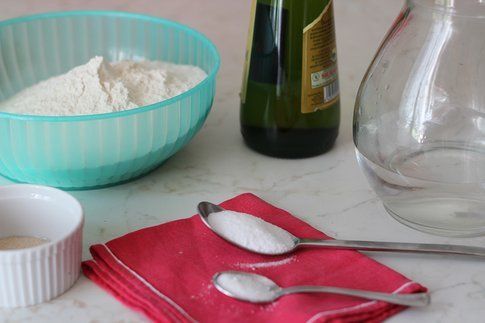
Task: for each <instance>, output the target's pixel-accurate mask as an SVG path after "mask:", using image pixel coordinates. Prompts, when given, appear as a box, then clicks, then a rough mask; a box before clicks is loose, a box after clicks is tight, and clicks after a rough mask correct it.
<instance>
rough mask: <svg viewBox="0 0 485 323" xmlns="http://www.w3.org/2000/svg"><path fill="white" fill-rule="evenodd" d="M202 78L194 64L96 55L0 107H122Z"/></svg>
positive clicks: (95, 110)
mask: <svg viewBox="0 0 485 323" xmlns="http://www.w3.org/2000/svg"><path fill="white" fill-rule="evenodd" d="M206 77H207V74H206V73H205V72H204V71H203V70H202V69H200V68H199V67H196V66H189V65H177V64H171V63H165V62H157V61H141V62H135V61H121V62H117V63H112V64H111V63H109V62H107V61H106V60H105V59H104V58H103V57H99V56H96V57H94V58H92V59H91V60H90V61H89V62H88V63H87V64H85V65H81V66H78V67H75V68H74V69H72V70H70V71H69V72H67V73H66V74H63V75H60V76H55V77H52V78H50V79H48V80H45V81H42V82H40V83H37V84H35V85H33V86H32V87H30V88H27V89H24V90H23V91H21V92H19V93H17V94H16V95H14V96H13V97H11V98H10V99H8V100H6V101H4V102H1V103H0V111H4V112H10V113H17V114H30V115H54V116H68V115H86V114H99V113H108V112H115V111H123V110H128V109H133V108H136V107H140V106H144V105H149V104H153V103H156V102H160V101H163V100H166V99H169V98H171V97H174V96H176V95H178V94H181V93H183V92H185V91H187V90H189V89H191V88H193V87H194V86H195V85H197V84H198V83H200V82H201V81H202V80H203V79H204V78H206Z"/></svg>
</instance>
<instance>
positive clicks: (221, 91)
mask: <svg viewBox="0 0 485 323" xmlns="http://www.w3.org/2000/svg"><path fill="white" fill-rule="evenodd" d="M79 3H80V1H77V0H71V1H66V0H51V1H46V0H44V1H40V0H2V1H1V2H0V18H7V17H13V16H17V15H21V14H26V13H33V12H40V11H48V10H67V9H74V8H108V9H119V10H130V11H136V12H145V13H151V14H154V15H159V16H163V17H166V18H170V19H174V20H178V21H180V22H183V23H186V24H188V25H190V26H192V27H195V28H197V29H199V30H201V31H203V32H204V33H206V34H207V35H208V36H209V37H210V38H211V39H212V40H214V42H215V43H216V45H217V46H218V47H219V50H220V52H221V55H222V62H223V64H222V68H221V73H220V75H219V83H218V91H217V96H216V101H215V105H214V108H213V111H212V113H211V115H210V116H209V119H208V122H207V123H206V125H205V127H204V129H203V130H202V131H201V132H200V133H199V134H198V135H197V136H196V138H195V139H194V140H193V141H192V142H191V143H190V144H189V145H188V147H187V148H186V149H184V150H183V151H181V152H180V153H179V154H177V155H176V156H175V157H173V158H172V159H170V160H169V161H168V162H167V163H166V164H165V165H164V166H163V167H161V168H160V169H158V170H156V171H155V172H153V173H151V174H149V175H148V176H147V177H144V178H142V179H140V180H138V181H135V182H133V183H129V184H126V185H122V186H117V187H113V188H108V189H103V190H98V191H83V192H75V193H74V195H75V196H76V197H78V198H79V199H80V201H81V203H82V204H83V206H84V207H85V211H86V225H85V231H84V232H85V239H84V257H85V258H87V257H88V256H89V255H88V246H89V245H90V244H93V243H97V242H104V241H107V240H110V239H112V238H114V237H117V236H119V235H122V234H124V233H126V232H130V231H133V230H135V229H138V228H141V227H144V226H150V225H155V224H158V223H160V222H165V221H170V220H174V219H177V218H180V217H185V216H189V215H191V214H193V213H195V207H196V205H197V203H198V202H199V201H202V200H209V201H214V202H220V201H222V200H224V199H227V198H230V197H232V196H234V195H236V194H238V193H242V192H247V191H250V192H253V193H255V194H257V195H259V196H261V197H262V198H264V199H266V200H268V201H269V202H271V203H274V204H275V205H277V206H279V207H282V208H284V209H287V210H289V211H291V212H292V213H294V214H295V215H297V216H299V217H301V218H302V219H305V220H306V221H308V222H309V223H311V224H312V225H314V226H316V227H318V228H319V229H321V230H322V231H324V232H326V233H328V234H330V235H333V236H335V237H338V238H342V239H345V238H347V239H375V240H388V241H391V240H400V241H423V242H436V243H446V242H453V243H463V244H469V245H478V246H483V245H484V244H485V239H484V238H475V239H464V240H458V239H446V238H440V237H434V236H430V235H426V234H423V233H419V232H416V231H413V230H411V229H408V228H406V227H404V226H402V225H400V224H399V223H397V222H395V221H394V220H393V219H392V218H390V217H389V216H388V215H387V214H386V212H385V211H384V210H383V208H382V206H381V204H380V203H379V202H378V201H377V199H376V197H375V194H374V193H373V192H372V190H371V189H370V188H369V185H368V184H367V182H366V180H365V178H364V177H363V175H362V173H361V171H360V170H359V168H358V167H357V164H356V161H355V156H354V149H353V143H352V138H351V127H352V119H351V118H352V112H353V111H352V110H353V103H354V99H355V94H356V92H357V88H358V85H359V83H360V80H361V78H362V76H363V74H364V73H365V70H366V68H367V66H368V65H369V63H370V60H371V59H372V57H373V54H374V53H375V51H376V48H377V46H378V45H379V43H380V41H381V39H382V38H383V36H384V35H385V33H386V31H387V29H388V27H389V26H390V24H391V23H392V21H393V20H394V18H395V17H396V15H397V13H398V11H399V9H400V7H401V0H336V3H335V4H336V20H337V33H338V50H339V65H340V79H341V85H342V110H343V120H342V131H341V135H340V137H339V139H338V141H337V145H336V147H335V149H334V150H332V151H331V152H330V153H328V154H326V155H324V156H321V157H317V158H311V159H307V160H302V161H291V160H277V159H271V158H267V157H264V156H261V155H258V154H256V153H253V152H252V151H250V150H249V149H247V148H245V147H244V145H243V143H242V140H241V136H240V134H239V119H238V114H239V111H238V109H239V99H238V92H239V88H240V83H241V75H242V69H243V67H242V63H243V55H244V50H245V41H246V32H247V23H248V19H249V1H248V0H231V1H228V0H207V1H203V6H201V5H200V4H201V3H202V1H194V0H178V1H168V0H164V1H160V0H136V1H134V0H105V1H99V0H85V1H83V5H82V6H81V5H80V4H79ZM229 3H230V4H229ZM0 183H7V181H6V180H3V179H0ZM372 257H374V258H375V259H377V260H378V261H380V262H382V263H384V264H386V265H388V266H390V267H391V268H394V269H396V270H398V271H399V272H401V273H403V274H404V275H406V276H408V277H409V278H412V279H414V280H416V281H418V282H420V283H422V284H424V285H426V286H427V287H429V288H430V289H431V291H432V302H433V303H432V305H431V306H430V307H428V308H423V309H409V310H406V311H405V312H403V313H400V314H399V315H397V316H395V317H393V318H392V319H391V320H390V321H389V322H393V323H396V322H410V321H413V322H478V321H483V317H485V306H484V301H485V270H484V269H483V268H484V266H483V263H482V262H480V261H478V260H472V259H469V258H458V257H456V258H454V257H441V256H438V257H435V256H419V255H402V254H401V255H396V254H392V255H383V254H373V255H372ZM322 265H324V264H322ZM140 320H142V316H140V315H138V314H136V313H133V312H132V311H130V310H128V309H126V308H125V307H123V306H122V305H121V304H119V303H118V302H117V301H115V300H114V299H113V298H112V297H111V296H109V295H108V294H106V293H105V292H103V291H102V290H100V289H99V288H98V287H96V286H95V285H94V284H92V283H91V282H89V281H87V280H86V279H85V278H81V280H80V281H79V282H78V283H77V284H76V285H75V287H74V288H73V289H71V290H70V291H69V292H68V293H66V294H65V295H64V296H62V297H61V298H59V299H57V300H54V301H52V302H50V303H48V304H44V305H41V306H35V307H32V308H28V309H21V310H1V311H0V321H5V322H6V321H9V322H20V321H22V322H29V321H30V322H32V321H35V322H70V323H75V322H89V321H98V322H114V321H116V322H120V321H122V322H138V321H140Z"/></svg>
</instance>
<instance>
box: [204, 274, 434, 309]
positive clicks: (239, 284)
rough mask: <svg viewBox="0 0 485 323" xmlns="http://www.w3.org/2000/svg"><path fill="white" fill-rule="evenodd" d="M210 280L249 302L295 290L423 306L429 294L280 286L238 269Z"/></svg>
mask: <svg viewBox="0 0 485 323" xmlns="http://www.w3.org/2000/svg"><path fill="white" fill-rule="evenodd" d="M212 282H213V284H214V286H215V287H216V288H217V290H219V291H220V292H221V293H223V294H225V295H227V296H229V297H232V298H235V299H238V300H241V301H246V302H251V303H270V302H274V301H275V300H277V299H278V298H280V297H282V296H285V295H290V294H296V293H329V294H338V295H347V296H355V297H360V298H365V299H370V300H378V301H384V302H388V303H392V304H398V305H405V306H426V305H428V304H429V302H430V297H429V294H428V293H416V294H391V293H379V292H371V291H365V290H358V289H349V288H339V287H330V286H293V287H288V288H281V287H280V286H278V285H277V284H276V283H275V282H274V281H272V280H271V279H269V278H267V277H265V276H261V275H257V274H252V273H245V272H239V271H224V272H219V273H217V274H215V275H214V277H213V278H212Z"/></svg>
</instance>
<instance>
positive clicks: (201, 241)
mask: <svg viewBox="0 0 485 323" xmlns="http://www.w3.org/2000/svg"><path fill="white" fill-rule="evenodd" d="M221 205H222V206H223V207H224V208H226V209H229V210H234V211H239V212H246V213H250V214H254V215H256V216H258V217H261V218H262V219H264V220H266V221H268V222H271V223H273V224H276V225H278V226H281V227H282V228H285V229H286V230H288V231H289V232H291V233H293V234H294V235H296V236H299V237H305V238H328V237H326V236H325V235H324V234H323V233H321V232H319V231H318V230H316V229H314V228H313V227H311V226H310V225H308V224H306V223H304V222H302V221H301V220H299V219H297V218H295V217H293V216H292V215H290V214H289V213H288V212H286V211H284V210H281V209H278V208H276V207H274V206H272V205H270V204H268V203H266V202H264V201H263V200H261V199H259V198H258V197H256V196H254V195H252V194H243V195H240V196H238V197H236V198H234V199H231V200H228V201H226V202H224V203H222V204H221ZM90 250H91V254H92V256H93V258H94V259H93V260H90V261H86V262H84V264H83V271H84V274H85V275H86V276H87V277H89V278H90V279H91V280H92V281H94V282H95V283H96V284H98V285H99V286H101V287H102V288H104V289H106V290H107V291H109V292H110V293H111V294H113V295H114V296H115V297H116V298H118V299H119V300H120V301H121V302H123V303H124V304H126V305H127V306H129V307H131V308H132V309H134V310H137V311H140V312H142V313H144V314H145V315H146V316H147V317H149V318H150V319H152V320H153V321H156V322H188V321H200V322H243V321H244V322H307V321H308V322H357V321H369V322H379V321H382V320H384V319H386V318H388V317H390V316H391V315H393V314H395V313H397V312H399V311H401V310H403V309H404V307H402V306H396V305H391V304H387V303H384V302H378V301H367V300H363V299H359V298H354V297H347V296H338V295H330V294H313V295H308V294H306V295H304V294H301V295H290V296H286V297H283V298H281V299H279V300H278V301H276V302H274V303H272V304H267V305H255V304H250V303H245V302H240V301H237V300H234V299H231V298H229V297H227V296H224V295H223V294H221V293H219V292H218V291H217V290H216V289H215V288H214V287H213V285H212V284H211V278H212V276H213V275H214V274H215V273H216V272H219V271H224V270H241V271H249V272H255V273H259V274H262V275H265V276H267V277H269V278H271V279H273V280H274V281H276V282H277V283H278V284H279V285H281V286H283V287H287V286H293V285H309V284H310V285H328V286H338V287H348V288H359V289H365V290H372V291H381V292H399V293H414V292H422V291H425V290H426V289H425V288H424V287H422V286H421V285H419V284H417V283H415V282H412V281H410V280H408V279H407V278H405V277H404V276H402V275H401V274H399V273H397V272H395V271H393V270H391V269H389V268H387V267H385V266H383V265H381V264H379V263H377V262H376V261H374V260H372V259H370V258H368V257H366V256H364V255H362V254H360V253H358V252H355V251H344V250H323V249H310V248H308V249H300V250H299V251H297V252H296V253H294V254H292V255H287V256H278V257H267V256H259V255H256V254H252V253H250V252H246V251H244V250H241V249H239V248H237V247H235V246H233V245H231V244H229V243H227V242H225V241H224V240H222V239H221V238H219V237H218V236H216V235H215V234H214V233H212V232H210V231H209V229H208V228H206V227H205V226H204V224H203V223H202V221H201V220H200V219H199V217H198V216H193V217H191V218H189V219H184V220H179V221H174V222H170V223H166V224H162V225H159V226H155V227H151V228H147V229H143V230H139V231H136V232H133V233H130V234H127V235H125V236H123V237H120V238H117V239H114V240H112V241H110V242H108V243H106V244H104V245H95V246H92V247H91V249H90Z"/></svg>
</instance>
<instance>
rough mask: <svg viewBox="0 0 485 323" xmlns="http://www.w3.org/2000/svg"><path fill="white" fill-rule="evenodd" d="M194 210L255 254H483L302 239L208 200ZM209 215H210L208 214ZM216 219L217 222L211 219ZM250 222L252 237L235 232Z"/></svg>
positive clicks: (480, 253) (480, 252)
mask: <svg viewBox="0 0 485 323" xmlns="http://www.w3.org/2000/svg"><path fill="white" fill-rule="evenodd" d="M197 209H198V211H199V215H200V217H201V219H202V221H203V222H204V224H205V225H206V226H207V227H208V228H209V229H211V230H212V231H213V232H214V233H216V234H217V235H218V236H220V237H221V238H223V239H224V240H226V241H228V242H230V243H232V244H234V245H236V246H238V247H240V248H242V249H245V250H248V251H251V252H254V253H258V254H264V255H274V256H276V255H283V254H287V253H291V252H293V251H294V250H295V249H297V248H300V247H320V248H327V249H352V250H363V251H388V252H415V253H428V254H455V255H467V256H476V257H485V248H480V247H470V246H462V245H446V244H426V243H402V242H378V241H355V240H323V239H322V240H318V239H304V238H298V237H295V236H294V235H292V234H291V233H289V232H288V231H286V230H284V229H282V228H280V227H278V226H275V225H273V224H270V223H268V222H265V221H262V220H261V219H259V218H257V217H254V216H250V215H247V214H244V213H237V212H232V211H230V212H224V213H222V212H223V211H225V210H224V209H223V208H222V207H220V206H218V205H215V204H213V203H210V202H201V203H199V205H198V207H197ZM217 213H219V215H220V216H218V217H215V215H216V214H217ZM226 213H227V214H226ZM211 214H214V215H213V216H211ZM231 214H232V215H238V214H239V215H240V216H239V217H232V218H231ZM241 217H243V218H244V217H247V220H248V221H249V222H243V221H239V220H240V219H241ZM251 218H252V219H251ZM217 219H218V221H215V220H217ZM224 219H226V220H224ZM232 219H234V220H236V221H235V222H234V223H233V227H232V228H231V230H230V231H227V230H226V229H227V225H230V224H229V222H230V220H232ZM244 219H246V218H244ZM221 220H222V222H221ZM238 221H239V222H238ZM251 221H252V222H253V223H255V224H259V229H261V230H260V232H255V234H254V236H251V237H246V236H245V235H243V234H237V233H238V230H239V229H240V228H241V229H242V228H243V226H244V225H245V224H247V223H250V222H251ZM221 223H222V224H226V226H221ZM256 229H257V228H255V230H256ZM241 231H242V230H241ZM244 233H245V234H246V235H247V234H251V230H246V231H245V232H244ZM258 239H265V241H263V242H265V243H264V244H257V243H256V244H255V243H254V242H255V241H256V240H258ZM262 247H263V248H262Z"/></svg>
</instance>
